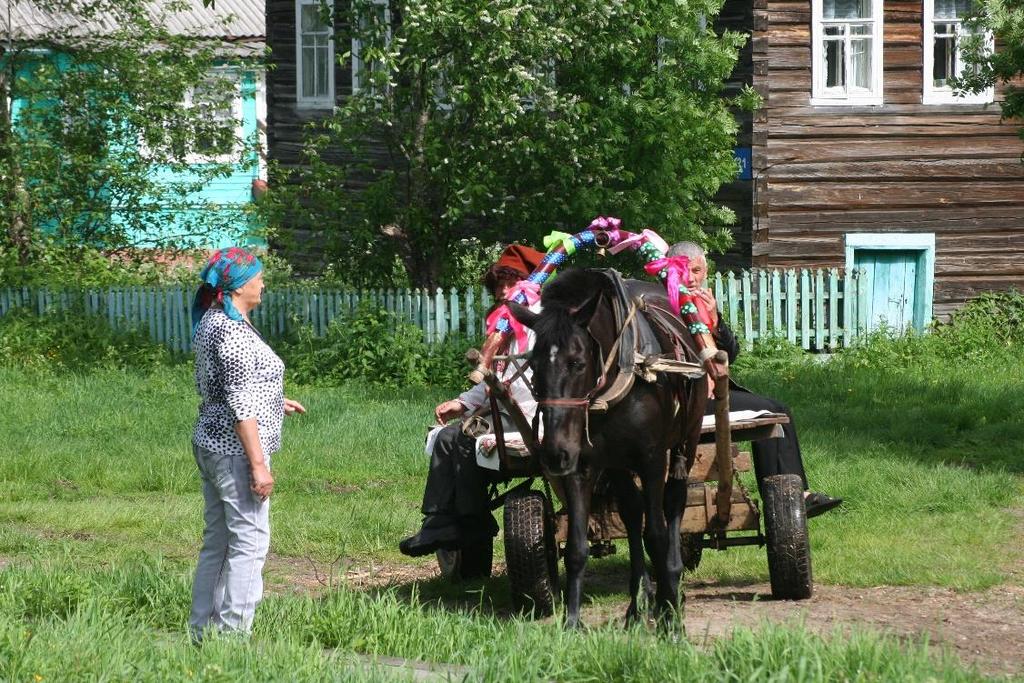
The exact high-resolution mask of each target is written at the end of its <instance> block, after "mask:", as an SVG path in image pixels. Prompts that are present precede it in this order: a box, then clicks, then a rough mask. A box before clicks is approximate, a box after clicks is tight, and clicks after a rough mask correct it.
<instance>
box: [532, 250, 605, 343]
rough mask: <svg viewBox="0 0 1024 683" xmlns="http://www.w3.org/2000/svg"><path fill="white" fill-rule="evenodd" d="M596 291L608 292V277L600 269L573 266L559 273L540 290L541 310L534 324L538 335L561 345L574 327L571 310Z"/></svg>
mask: <svg viewBox="0 0 1024 683" xmlns="http://www.w3.org/2000/svg"><path fill="white" fill-rule="evenodd" d="M599 292H604V293H605V294H606V295H608V294H610V289H609V281H608V277H607V276H606V275H604V274H603V273H601V272H600V271H596V270H586V269H582V268H572V269H569V270H566V271H563V272H561V273H559V274H558V277H556V278H555V279H554V280H552V281H551V282H550V283H548V284H547V285H546V286H545V287H544V289H543V290H542V294H541V305H542V306H543V310H542V311H541V314H540V317H539V318H538V320H537V323H536V324H535V325H534V332H535V333H536V335H537V338H538V339H544V340H546V341H547V342H548V343H551V344H555V345H558V346H562V345H564V344H565V343H566V342H567V341H568V340H569V338H570V337H571V336H572V334H573V331H574V329H575V323H574V321H573V318H572V313H573V311H574V310H575V309H577V308H579V307H580V306H582V305H583V304H585V303H586V302H587V301H589V300H590V298H591V297H593V296H596V295H597V294H598V293H599Z"/></svg>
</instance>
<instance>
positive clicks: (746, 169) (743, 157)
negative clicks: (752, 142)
mask: <svg viewBox="0 0 1024 683" xmlns="http://www.w3.org/2000/svg"><path fill="white" fill-rule="evenodd" d="M732 154H733V156H734V157H736V161H738V162H740V173H739V175H738V176H736V179H737V180H750V179H751V178H752V177H753V176H752V175H751V172H750V148H749V147H734V148H733V150H732Z"/></svg>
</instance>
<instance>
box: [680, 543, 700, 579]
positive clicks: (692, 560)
mask: <svg viewBox="0 0 1024 683" xmlns="http://www.w3.org/2000/svg"><path fill="white" fill-rule="evenodd" d="M701 536H702V535H701V534H679V554H680V555H681V556H682V557H681V559H682V560H683V569H684V570H686V571H688V572H692V571H696V570H697V567H699V566H700V558H701V556H702V555H703V554H704V546H703V545H701Z"/></svg>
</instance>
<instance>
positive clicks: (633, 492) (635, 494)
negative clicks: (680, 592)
mask: <svg viewBox="0 0 1024 683" xmlns="http://www.w3.org/2000/svg"><path fill="white" fill-rule="evenodd" d="M612 484H613V485H614V487H615V498H616V500H617V501H618V504H619V516H620V517H621V518H622V523H623V524H624V525H625V527H626V538H627V540H628V541H629V607H627V608H626V624H627V625H628V624H632V623H634V622H635V621H636V620H637V619H638V618H639V616H640V609H639V606H638V601H639V596H640V591H641V590H643V592H644V596H645V597H646V598H647V600H648V604H650V598H651V593H653V587H652V586H651V576H650V574H648V572H647V563H646V562H645V561H644V539H643V535H644V501H643V497H642V496H641V495H640V491H639V490H638V489H637V487H636V484H634V483H633V475H632V474H631V473H630V472H628V471H625V470H619V471H616V472H615V473H614V474H613V475H612Z"/></svg>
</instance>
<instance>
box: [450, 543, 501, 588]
mask: <svg viewBox="0 0 1024 683" xmlns="http://www.w3.org/2000/svg"><path fill="white" fill-rule="evenodd" d="M493 558H494V539H493V538H488V539H487V540H486V541H480V542H479V543H474V544H473V545H468V546H466V547H465V548H459V549H458V550H438V551H437V566H438V567H440V568H441V576H443V577H445V578H446V579H449V580H452V581H471V580H473V579H486V578H487V577H489V576H490V575H491V561H492V559H493Z"/></svg>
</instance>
